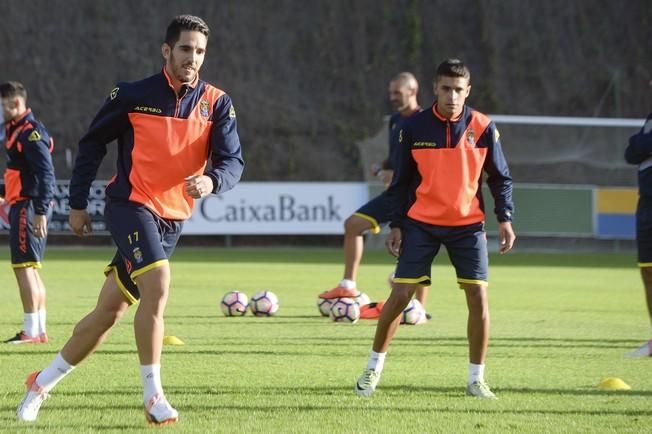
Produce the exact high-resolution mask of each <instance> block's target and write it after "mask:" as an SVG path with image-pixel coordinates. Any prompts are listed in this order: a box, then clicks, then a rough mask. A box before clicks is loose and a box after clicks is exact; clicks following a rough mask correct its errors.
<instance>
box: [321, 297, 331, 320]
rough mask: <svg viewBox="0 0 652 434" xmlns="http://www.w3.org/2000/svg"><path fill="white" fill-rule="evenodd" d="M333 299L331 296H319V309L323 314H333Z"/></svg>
mask: <svg viewBox="0 0 652 434" xmlns="http://www.w3.org/2000/svg"><path fill="white" fill-rule="evenodd" d="M333 301H334V300H332V299H330V298H321V297H317V309H319V313H320V314H321V316H330V314H331V306H333Z"/></svg>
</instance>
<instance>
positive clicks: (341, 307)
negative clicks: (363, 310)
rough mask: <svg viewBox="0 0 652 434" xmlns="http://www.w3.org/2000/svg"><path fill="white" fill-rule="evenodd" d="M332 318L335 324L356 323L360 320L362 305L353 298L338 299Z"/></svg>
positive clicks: (332, 309) (334, 304)
mask: <svg viewBox="0 0 652 434" xmlns="http://www.w3.org/2000/svg"><path fill="white" fill-rule="evenodd" d="M330 317H331V319H332V320H333V321H335V322H348V323H352V324H354V323H356V322H357V321H358V320H359V319H360V305H359V304H358V303H357V302H356V301H355V300H354V299H352V298H336V299H335V300H333V305H332V306H331V312H330Z"/></svg>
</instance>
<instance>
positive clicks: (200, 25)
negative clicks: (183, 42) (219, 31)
mask: <svg viewBox="0 0 652 434" xmlns="http://www.w3.org/2000/svg"><path fill="white" fill-rule="evenodd" d="M183 31H190V32H192V31H195V32H200V33H202V34H204V36H206V37H207V38H208V35H210V33H211V30H210V29H209V28H208V25H207V24H206V23H205V22H204V20H202V19H201V18H199V17H196V16H194V15H177V16H176V17H174V19H172V21H171V22H170V25H168V28H167V30H166V31H165V43H166V44H168V45H169V46H170V47H174V44H176V43H177V41H178V40H179V36H180V35H181V32H183Z"/></svg>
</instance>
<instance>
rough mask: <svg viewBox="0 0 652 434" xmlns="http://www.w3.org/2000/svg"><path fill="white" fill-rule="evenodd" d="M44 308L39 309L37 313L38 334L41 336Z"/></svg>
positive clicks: (44, 315)
mask: <svg viewBox="0 0 652 434" xmlns="http://www.w3.org/2000/svg"><path fill="white" fill-rule="evenodd" d="M45 318H46V314H45V308H42V309H39V311H38V334H39V335H42V334H44V333H45Z"/></svg>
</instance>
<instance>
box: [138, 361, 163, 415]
mask: <svg viewBox="0 0 652 434" xmlns="http://www.w3.org/2000/svg"><path fill="white" fill-rule="evenodd" d="M140 378H141V379H142V380H143V402H144V403H145V405H147V403H148V402H149V400H150V399H152V397H153V396H154V395H156V394H157V393H158V394H160V395H163V386H162V385H161V365H160V364H156V365H140Z"/></svg>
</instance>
